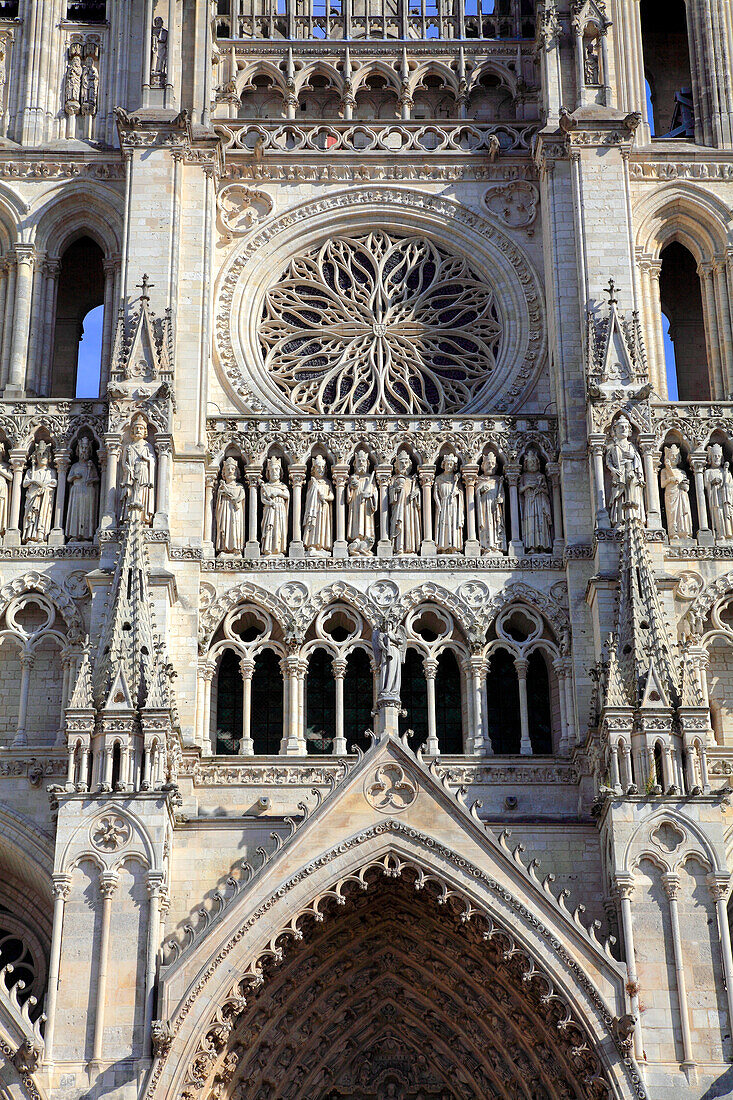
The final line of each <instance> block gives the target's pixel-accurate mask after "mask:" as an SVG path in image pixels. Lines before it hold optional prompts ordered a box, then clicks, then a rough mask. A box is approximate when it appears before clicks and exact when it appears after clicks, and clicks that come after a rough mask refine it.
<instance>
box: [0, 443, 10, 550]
mask: <svg viewBox="0 0 733 1100" xmlns="http://www.w3.org/2000/svg"><path fill="white" fill-rule="evenodd" d="M12 484H13V471H12V470H11V469H10V463H8V462H6V460H5V446H4V445H3V444H0V536H1V535H4V534H5V532H6V530H7V527H8V518H9V515H10V512H9V507H8V505H9V503H10V489H11V486H12Z"/></svg>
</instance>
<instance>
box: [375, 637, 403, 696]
mask: <svg viewBox="0 0 733 1100" xmlns="http://www.w3.org/2000/svg"><path fill="white" fill-rule="evenodd" d="M372 650H373V652H374V661H375V663H376V665H377V666H378V668H379V681H378V689H377V700H378V701H379V700H381V699H390V700H399V697H400V687H401V684H402V665H403V663H404V660H405V656H406V654H407V635H406V633H405V628H404V626H398V625H396V624H394V623H390V622H386V623H385V624H384V629H383V630H377V629H376V628H375V629H374V630H373V631H372Z"/></svg>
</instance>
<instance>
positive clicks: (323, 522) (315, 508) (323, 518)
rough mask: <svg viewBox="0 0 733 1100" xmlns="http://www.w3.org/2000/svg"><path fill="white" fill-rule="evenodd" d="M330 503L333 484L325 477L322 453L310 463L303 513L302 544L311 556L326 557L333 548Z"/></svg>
mask: <svg viewBox="0 0 733 1100" xmlns="http://www.w3.org/2000/svg"><path fill="white" fill-rule="evenodd" d="M332 504H333V485H332V484H331V481H330V479H329V478H327V477H326V460H325V458H324V457H323V455H316V456H315V458H314V459H313V463H312V465H311V476H310V481H309V482H308V489H307V491H306V494H305V511H304V513H303V545H304V546H305V548H306V550H307V551H308V554H309V555H310V556H311V557H312V558H323V557H326V556H327V555H328V554H330V553H331V550H332V548H333V534H332V526H333V525H332V521H331V505H332Z"/></svg>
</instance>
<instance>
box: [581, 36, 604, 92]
mask: <svg viewBox="0 0 733 1100" xmlns="http://www.w3.org/2000/svg"><path fill="white" fill-rule="evenodd" d="M583 75H584V78H585V83H586V85H587V86H588V87H590V88H597V87H598V85H599V84H600V83H601V59H600V55H599V53H598V39H597V38H586V39H585V40H584V46H583Z"/></svg>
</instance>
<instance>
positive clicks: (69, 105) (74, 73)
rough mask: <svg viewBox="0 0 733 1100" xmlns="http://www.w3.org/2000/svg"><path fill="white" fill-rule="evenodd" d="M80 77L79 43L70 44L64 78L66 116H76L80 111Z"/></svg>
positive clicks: (81, 74) (81, 71)
mask: <svg viewBox="0 0 733 1100" xmlns="http://www.w3.org/2000/svg"><path fill="white" fill-rule="evenodd" d="M82 76H83V69H82V64H81V43H80V42H72V43H71V45H70V46H69V60H68V63H67V65H66V76H65V77H64V111H65V112H66V114H67V115H78V114H79V112H80V111H81V82H82Z"/></svg>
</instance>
